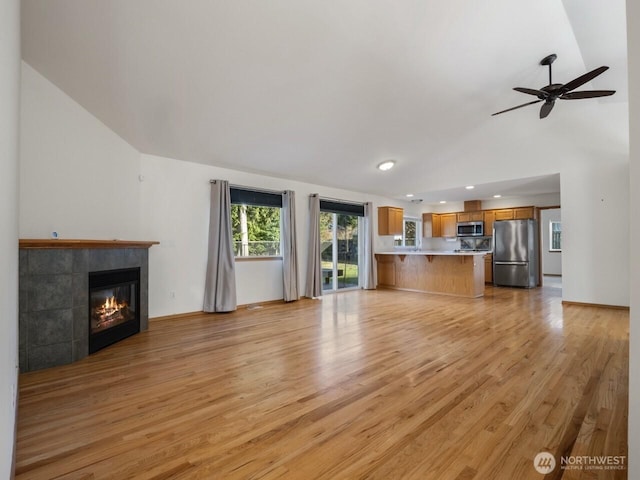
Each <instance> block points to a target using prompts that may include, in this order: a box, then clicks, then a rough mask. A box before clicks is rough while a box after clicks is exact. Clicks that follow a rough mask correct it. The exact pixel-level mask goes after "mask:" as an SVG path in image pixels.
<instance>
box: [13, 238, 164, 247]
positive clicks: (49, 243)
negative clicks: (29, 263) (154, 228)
mask: <svg viewBox="0 0 640 480" xmlns="http://www.w3.org/2000/svg"><path fill="white" fill-rule="evenodd" d="M159 243H160V242H156V241H139V240H72V239H62V238H21V239H20V240H19V247H20V248H25V249H33V248H150V247H151V246H152V245H158V244H159Z"/></svg>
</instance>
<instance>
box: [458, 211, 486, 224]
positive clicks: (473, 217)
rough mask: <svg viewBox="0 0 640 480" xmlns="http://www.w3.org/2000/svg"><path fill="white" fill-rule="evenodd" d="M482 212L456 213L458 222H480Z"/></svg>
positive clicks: (482, 218)
mask: <svg viewBox="0 0 640 480" xmlns="http://www.w3.org/2000/svg"><path fill="white" fill-rule="evenodd" d="M483 220H484V216H483V214H482V212H462V213H459V214H458V222H482V221H483Z"/></svg>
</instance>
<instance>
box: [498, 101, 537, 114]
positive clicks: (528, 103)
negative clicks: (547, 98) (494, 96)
mask: <svg viewBox="0 0 640 480" xmlns="http://www.w3.org/2000/svg"><path fill="white" fill-rule="evenodd" d="M540 102H542V100H534V101H533V102H527V103H523V104H522V105H518V106H517V107H511V108H507V109H506V110H502V111H501V112H496V113H492V114H491V116H492V117H493V116H494V115H500V114H501V113H506V112H510V111H511V110H516V109H518V108H522V107H526V106H527V105H533V104H534V103H540Z"/></svg>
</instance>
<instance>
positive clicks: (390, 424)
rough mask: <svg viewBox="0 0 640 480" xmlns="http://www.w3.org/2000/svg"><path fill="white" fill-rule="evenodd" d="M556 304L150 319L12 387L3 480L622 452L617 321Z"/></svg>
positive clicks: (623, 403) (272, 472)
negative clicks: (6, 478)
mask: <svg viewBox="0 0 640 480" xmlns="http://www.w3.org/2000/svg"><path fill="white" fill-rule="evenodd" d="M560 300H561V299H560V290H559V289H556V288H547V287H543V288H538V289H534V290H517V289H506V288H503V289H498V288H495V289H494V288H490V287H489V288H488V289H487V294H486V296H485V297H484V298H483V299H456V298H451V297H444V296H434V295H426V294H419V293H409V292H400V291H388V290H387V291H385V290H378V291H373V292H364V291H354V292H347V293H342V294H336V295H329V296H326V297H325V298H324V299H323V300H322V301H314V300H302V301H299V302H296V303H294V304H289V305H271V306H265V307H264V308H262V309H258V310H243V311H238V312H235V313H233V314H226V315H225V314H222V315H202V316H197V317H193V318H179V319H169V320H157V321H153V322H151V328H150V330H149V331H148V332H145V333H142V334H139V335H136V336H134V337H131V338H129V339H127V340H125V341H123V342H121V343H119V344H117V345H114V346H112V347H109V348H107V349H105V350H102V351H101V352H98V353H97V354H95V355H92V356H90V357H88V358H86V359H84V360H82V361H80V362H78V363H76V364H73V365H69V366H64V367H57V368H52V369H49V370H46V371H41V372H32V373H28V374H23V375H21V376H20V404H19V420H18V445H17V472H16V473H17V478H18V479H23V478H29V479H47V480H49V479H53V478H64V479H90V478H95V479H125V478H136V479H182V478H189V479H191V478H203V479H211V478H224V479H235V478H238V479H248V478H255V479H275V478H292V479H314V478H323V479H343V478H344V479H347V478H348V479H352V478H372V479H374V478H375V479H385V480H388V479H405V478H407V479H412V478H415V479H438V480H445V479H457V480H471V479H474V480H493V479H496V480H501V479H505V480H507V479H536V480H538V479H541V478H543V476H542V475H540V474H539V473H537V472H536V471H535V470H534V468H533V458H534V457H535V455H536V454H537V453H538V452H540V451H543V450H545V451H550V452H552V453H553V454H555V455H556V458H557V459H558V463H559V461H560V460H559V458H560V455H625V456H626V455H627V446H626V438H627V408H628V400H627V385H628V324H629V319H628V312H626V311H620V310H611V309H601V308H590V307H584V306H565V307H563V306H562V305H561V302H560ZM563 474H564V476H563ZM561 477H562V478H563V480H564V479H576V478H589V479H591V478H607V479H610V478H611V479H612V478H626V470H616V471H594V470H589V471H586V470H571V471H569V470H560V468H559V467H557V468H556V470H555V471H554V472H553V473H552V474H551V475H548V476H547V477H546V478H554V479H558V478H561Z"/></svg>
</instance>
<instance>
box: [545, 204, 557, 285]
mask: <svg viewBox="0 0 640 480" xmlns="http://www.w3.org/2000/svg"><path fill="white" fill-rule="evenodd" d="M540 238H541V242H540V250H541V252H540V253H541V254H540V258H541V268H542V284H543V285H544V286H546V287H555V288H562V214H561V209H560V208H559V207H558V208H545V209H541V210H540Z"/></svg>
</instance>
